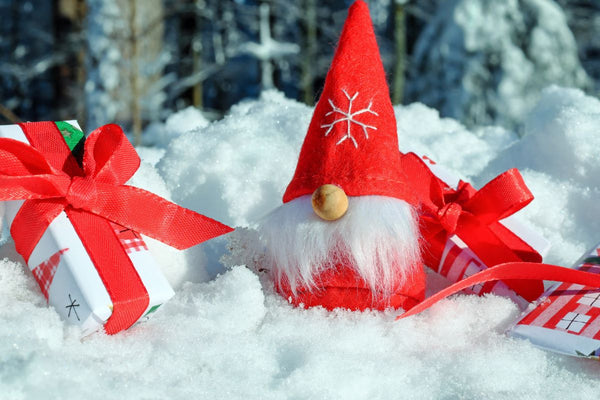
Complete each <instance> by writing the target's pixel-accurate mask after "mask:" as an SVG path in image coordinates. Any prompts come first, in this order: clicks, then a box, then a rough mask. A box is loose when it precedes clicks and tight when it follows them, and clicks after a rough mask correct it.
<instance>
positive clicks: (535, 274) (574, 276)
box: [396, 262, 600, 319]
mask: <svg viewBox="0 0 600 400" xmlns="http://www.w3.org/2000/svg"><path fill="white" fill-rule="evenodd" d="M507 279H521V280H535V281H539V282H540V283H541V282H542V280H544V279H545V280H551V281H558V282H566V283H575V284H580V285H585V286H591V287H597V288H600V275H599V274H593V273H590V272H585V271H578V270H574V269H569V268H565V267H559V266H557V265H549V264H541V263H529V262H513V263H505V264H500V265H496V266H495V267H493V268H488V269H485V270H483V271H481V272H478V273H476V274H474V275H471V276H470V277H468V278H466V279H463V280H462V281H459V282H456V283H455V284H453V285H450V286H448V287H447V288H445V289H444V290H441V291H439V292H438V293H436V294H434V295H433V296H431V297H428V298H427V299H425V300H424V301H423V302H421V303H419V304H417V305H416V306H414V307H413V308H411V309H410V310H408V311H407V312H405V313H404V314H402V315H400V316H399V317H397V318H396V319H402V318H406V317H410V316H411V315H415V314H418V313H420V312H421V311H424V310H426V309H428V308H429V307H431V306H432V305H434V304H435V303H437V302H438V301H440V300H442V299H445V298H446V297H448V296H451V295H453V294H455V293H458V292H460V291H461V290H463V289H466V288H468V287H471V286H473V285H477V284H479V283H483V282H490V281H498V280H502V281H506V280H507Z"/></svg>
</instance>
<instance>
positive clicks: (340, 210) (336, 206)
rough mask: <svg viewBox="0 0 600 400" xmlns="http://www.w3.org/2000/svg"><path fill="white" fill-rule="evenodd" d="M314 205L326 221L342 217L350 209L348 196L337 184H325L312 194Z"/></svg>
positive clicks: (317, 212)
mask: <svg viewBox="0 0 600 400" xmlns="http://www.w3.org/2000/svg"><path fill="white" fill-rule="evenodd" d="M312 207H313V210H314V211H315V214H317V215H318V216H319V217H321V218H323V219H324V220H326V221H335V220H336V219H340V218H341V217H342V216H343V215H344V214H345V213H346V210H348V196H346V193H344V190H343V189H342V188H340V187H338V186H335V185H329V184H327V185H323V186H320V187H318V188H317V190H315V191H314V192H313V194H312Z"/></svg>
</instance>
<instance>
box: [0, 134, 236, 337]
mask: <svg viewBox="0 0 600 400" xmlns="http://www.w3.org/2000/svg"><path fill="white" fill-rule="evenodd" d="M22 128H23V131H24V132H25V134H26V136H27V137H28V139H29V140H30V141H31V142H32V144H33V145H34V146H36V147H38V146H39V147H38V148H40V147H41V151H39V150H38V149H36V148H34V147H32V146H30V145H27V144H25V143H22V142H19V141H16V140H12V139H6V138H2V139H0V200H26V201H25V202H24V204H23V206H22V207H21V208H20V210H19V212H18V213H17V215H16V217H15V219H14V221H13V224H12V226H11V234H12V236H13V238H14V241H15V246H16V248H17V251H18V252H19V253H20V254H21V255H23V257H24V258H25V260H28V259H29V257H30V255H31V252H32V251H33V249H34V247H35V246H36V245H37V243H38V241H39V239H40V238H41V236H42V235H43V233H44V232H45V230H46V229H47V227H48V225H49V224H50V223H51V222H52V221H53V220H54V218H56V216H57V215H58V214H59V213H60V212H62V211H65V212H66V213H67V216H68V217H69V218H71V220H72V222H73V225H74V227H75V229H76V230H77V231H78V234H79V236H80V237H81V238H82V242H83V243H84V246H85V247H86V249H88V251H89V253H90V257H91V258H92V261H93V262H94V264H95V265H96V266H97V267H98V272H99V274H100V277H101V278H102V281H103V282H104V283H105V284H106V286H107V290H108V291H109V295H110V297H111V300H112V301H113V314H112V315H111V318H110V319H109V320H108V321H107V323H106V324H105V330H106V332H107V333H116V332H118V331H120V330H122V329H126V328H128V327H129V326H130V325H132V324H133V323H135V322H136V321H137V320H138V319H139V317H140V316H141V314H142V313H143V311H144V310H145V309H146V307H147V304H148V294H147V292H146V290H145V288H144V287H143V284H142V283H141V280H140V279H139V276H137V272H135V269H134V268H133V266H132V265H131V268H130V270H129V271H126V269H127V266H126V264H127V263H129V264H131V262H130V260H129V259H128V257H126V255H125V253H124V252H123V251H121V250H122V249H118V250H117V247H118V246H113V244H114V243H107V242H106V240H104V239H103V238H104V237H108V236H110V235H112V236H114V232H113V230H112V228H111V227H110V226H109V222H108V221H112V222H114V223H117V224H119V225H122V226H125V227H127V228H130V229H132V230H135V231H137V232H140V233H143V234H145V235H147V236H150V237H152V238H155V239H157V240H160V241H162V242H164V243H166V244H169V245H171V246H173V247H176V248H178V249H185V248H188V247H190V246H193V245H195V244H197V243H200V242H202V241H205V240H208V239H210V238H213V237H215V236H219V235H222V234H225V233H227V232H230V231H231V230H232V229H231V228H229V227H228V226H226V225H223V224H221V223H219V222H217V221H214V220H212V219H210V218H207V217H205V216H203V215H200V214H198V213H195V212H193V211H191V210H187V209H184V208H182V207H179V206H178V205H176V204H174V203H171V202H169V201H167V200H165V199H163V198H161V197H158V196H156V195H154V194H153V193H150V192H148V191H145V190H143V189H139V188H135V187H132V186H127V185H124V183H125V182H126V181H127V180H128V179H129V178H130V177H131V176H132V175H133V174H134V173H135V171H136V170H137V168H138V167H139V164H140V159H139V157H138V155H137V153H136V152H135V150H134V148H133V146H131V144H130V143H129V141H128V140H127V138H126V137H125V135H124V134H123V132H122V130H121V129H120V128H119V127H118V126H116V125H105V126H103V127H101V128H98V129H97V130H95V131H94V132H92V134H91V135H90V136H89V138H88V139H87V140H86V142H85V148H84V156H83V168H80V167H79V165H78V164H77V162H76V161H75V159H74V157H73V156H72V155H71V153H70V151H69V149H68V147H66V145H65V143H64V142H62V137H61V136H60V132H59V131H58V129H57V128H56V126H55V125H53V124H52V123H34V124H23V125H22ZM94 237H99V239H94ZM107 240H108V239H107ZM125 258H126V259H125ZM128 274H129V275H128Z"/></svg>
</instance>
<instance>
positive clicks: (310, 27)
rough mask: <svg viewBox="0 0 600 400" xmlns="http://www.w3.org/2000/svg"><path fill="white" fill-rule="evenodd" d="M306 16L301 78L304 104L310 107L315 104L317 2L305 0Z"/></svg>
mask: <svg viewBox="0 0 600 400" xmlns="http://www.w3.org/2000/svg"><path fill="white" fill-rule="evenodd" d="M305 7H306V14H305V16H304V26H305V30H306V38H305V43H304V51H303V53H304V54H303V55H302V61H301V62H302V77H301V78H300V81H301V85H302V93H303V98H304V102H305V103H306V104H308V105H313V104H314V102H315V92H314V86H313V85H314V80H315V71H314V63H315V60H316V56H317V5H316V0H305Z"/></svg>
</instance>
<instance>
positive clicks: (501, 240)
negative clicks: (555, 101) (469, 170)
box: [402, 153, 544, 301]
mask: <svg viewBox="0 0 600 400" xmlns="http://www.w3.org/2000/svg"><path fill="white" fill-rule="evenodd" d="M402 168H403V171H405V173H406V175H407V176H408V177H409V179H408V181H409V183H410V185H411V186H412V189H413V191H414V194H415V196H416V198H417V199H418V202H419V205H420V210H419V212H420V222H421V233H422V235H423V238H424V240H425V242H426V245H429V248H428V249H427V250H426V251H425V252H424V259H425V263H426V264H427V265H429V266H430V267H431V268H436V267H437V266H438V264H439V262H440V260H441V257H442V252H443V250H444V247H445V244H446V242H447V240H448V239H449V238H450V237H451V236H452V235H454V234H456V235H457V236H458V237H459V238H460V239H461V240H462V241H463V242H465V244H466V245H467V246H468V247H469V248H470V249H471V250H472V251H473V252H474V253H475V254H476V255H477V256H478V257H479V258H480V259H481V260H482V261H483V262H484V263H485V264H486V265H487V266H488V267H493V266H495V265H498V264H502V263H507V262H519V261H529V262H541V261H542V259H541V256H540V255H539V254H538V253H537V252H536V251H535V250H533V249H532V248H531V247H530V246H529V245H528V244H527V243H525V242H524V241H523V240H522V239H520V238H519V237H518V236H516V235H515V234H514V233H512V232H511V231H510V230H509V229H507V228H506V227H504V226H503V225H502V224H500V223H499V221H500V220H501V219H503V218H506V217H507V216H509V215H512V214H514V213H515V212H517V211H518V210H520V209H521V208H523V207H525V206H526V205H527V204H529V203H530V202H531V201H532V200H533V195H532V194H531V192H530V191H529V189H528V188H527V186H526V185H525V182H524V181H523V178H522V177H521V174H520V173H519V171H518V170H516V169H510V170H508V171H506V172H504V173H503V174H500V175H499V176H497V177H496V178H495V179H493V180H492V181H490V182H489V183H488V184H487V185H485V186H484V187H483V188H481V189H480V190H475V189H474V188H473V187H472V186H471V185H470V184H469V183H466V182H463V181H461V182H460V183H459V185H458V188H457V189H452V188H450V187H448V186H447V185H446V184H444V183H443V182H442V181H441V180H440V179H439V178H437V177H436V176H435V175H434V174H433V173H432V172H431V170H430V169H429V168H428V167H427V165H426V164H425V163H424V162H423V160H421V159H420V158H419V157H418V156H417V155H416V154H414V153H408V154H405V155H403V156H402ZM506 283H507V284H508V285H509V286H510V287H511V288H512V289H513V290H515V291H516V292H517V293H518V294H519V295H521V296H522V297H523V298H525V299H526V300H528V301H533V300H535V299H536V298H537V297H538V296H539V295H540V294H541V293H542V292H543V290H544V287H543V284H542V283H541V282H525V281H515V280H509V281H506Z"/></svg>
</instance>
